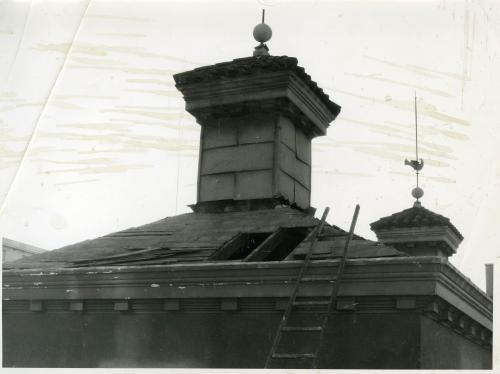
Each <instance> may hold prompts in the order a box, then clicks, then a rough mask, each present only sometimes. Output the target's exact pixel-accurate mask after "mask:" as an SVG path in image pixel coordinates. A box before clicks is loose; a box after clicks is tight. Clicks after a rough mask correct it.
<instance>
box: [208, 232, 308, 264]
mask: <svg viewBox="0 0 500 374" xmlns="http://www.w3.org/2000/svg"><path fill="white" fill-rule="evenodd" d="M309 231H310V230H309V229H308V228H288V229H285V228H280V229H278V230H276V231H274V232H273V233H240V234H238V235H236V236H235V237H234V238H232V239H231V240H230V241H229V242H227V243H226V244H224V245H223V246H222V247H221V248H220V249H219V251H217V253H216V254H215V255H214V256H213V257H212V259H211V260H222V261H233V260H239V261H246V262H249V261H253V262H255V261H282V260H284V259H285V258H286V257H287V256H288V255H289V254H290V253H291V252H292V251H293V250H294V249H295V248H296V247H297V246H298V245H299V243H300V242H302V241H303V240H304V239H305V237H306V236H307V234H308V233H309Z"/></svg>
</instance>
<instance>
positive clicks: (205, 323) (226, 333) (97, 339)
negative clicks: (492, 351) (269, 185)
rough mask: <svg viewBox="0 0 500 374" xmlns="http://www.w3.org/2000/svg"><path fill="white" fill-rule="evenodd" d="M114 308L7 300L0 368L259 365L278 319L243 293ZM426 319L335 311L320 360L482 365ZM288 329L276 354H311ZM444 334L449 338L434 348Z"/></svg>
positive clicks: (477, 350) (303, 316)
mask: <svg viewBox="0 0 500 374" xmlns="http://www.w3.org/2000/svg"><path fill="white" fill-rule="evenodd" d="M112 305H113V304H112V301H110V300H109V301H102V300H101V301H98V300H89V301H88V302H86V307H85V310H84V311H83V312H71V311H69V308H68V301H51V302H48V303H46V304H45V307H44V309H45V310H44V311H40V312H29V311H27V308H28V302H27V301H15V302H13V301H4V313H3V366H5V367H221V368H224V367H225V368H231V367H242V368H262V367H263V366H264V362H265V359H266V355H267V353H268V352H269V349H270V346H271V342H272V339H273V337H274V333H275V331H276V328H277V326H278V323H279V320H280V318H281V315H282V311H280V310H276V309H275V305H276V304H275V300H273V299H265V298H254V299H241V300H240V302H239V305H238V310H221V305H225V304H220V300H217V299H198V300H182V302H181V309H180V310H177V311H165V310H163V306H162V303H161V301H160V300H142V301H140V302H139V301H132V302H131V308H130V310H129V311H126V312H119V311H115V310H113V306H112ZM226 307H228V308H229V309H231V308H232V306H231V304H230V303H229V304H227V305H226ZM315 319H318V314H317V313H313V312H302V313H298V314H297V315H296V317H295V320H293V321H290V323H293V324H298V325H314V324H320V323H319V322H318V321H317V320H315ZM430 322H432V321H430ZM421 323H422V325H421ZM432 323H433V322H432ZM432 323H429V321H427V320H426V319H422V320H421V318H420V315H419V314H418V313H416V312H411V311H407V312H406V311H389V310H386V311H379V312H369V311H366V310H357V311H337V312H336V313H335V314H334V316H333V318H331V319H330V323H329V325H328V327H327V331H326V335H325V340H324V345H323V349H322V351H321V354H320V357H321V358H320V360H319V366H320V367H323V368H363V369H369V368H378V369H389V368H391V369H410V368H419V358H420V357H422V359H423V361H422V362H423V364H424V365H425V367H427V368H428V367H433V368H451V367H459V366H458V365H462V366H461V368H472V367H481V366H482V367H487V362H486V361H485V360H484V359H487V357H488V353H487V351H486V350H485V349H482V348H481V347H479V346H475V345H474V344H473V343H470V344H469V342H468V341H465V342H464V341H463V338H462V337H460V336H459V335H456V334H455V335H453V334H454V333H451V335H450V333H447V332H446V331H444V330H446V329H445V328H443V327H441V326H439V325H438V326H437V327H436V326H434V325H432ZM421 326H422V328H423V331H422V334H421V333H420V327H421ZM429 329H435V330H436V331H438V332H439V334H440V338H439V339H435V338H436V337H435V336H431V335H430V334H429ZM290 334H299V335H289V336H287V338H286V339H288V340H286V341H285V340H284V341H283V342H284V344H285V347H284V349H282V350H281V351H283V352H288V353H291V352H310V350H311V347H313V346H314V342H313V341H314V339H315V336H313V335H310V336H306V335H304V334H307V333H290ZM309 334H310V333H309ZM421 336H422V344H421V345H420V344H419V342H420V339H421ZM441 337H443V338H444V339H445V340H446V344H444V345H443V344H439V345H438V344H437V342H442V340H441ZM471 344H472V345H471ZM420 346H422V352H420V350H419V347H420ZM432 352H436V354H435V355H433V356H432ZM442 352H445V354H443V353H442ZM464 354H465V356H464ZM460 357H462V359H459V358H460ZM477 357H481V360H482V361H481V362H477ZM277 364H280V363H279V362H277ZM281 364H282V363H281ZM452 364H453V365H455V366H451V365H452ZM485 365H486V366H485ZM283 366H285V367H286V366H287V364H283Z"/></svg>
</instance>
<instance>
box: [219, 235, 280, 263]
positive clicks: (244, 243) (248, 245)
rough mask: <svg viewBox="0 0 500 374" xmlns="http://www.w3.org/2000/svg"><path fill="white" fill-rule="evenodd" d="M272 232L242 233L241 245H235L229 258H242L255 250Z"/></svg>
mask: <svg viewBox="0 0 500 374" xmlns="http://www.w3.org/2000/svg"><path fill="white" fill-rule="evenodd" d="M269 235H271V233H250V234H240V236H241V239H240V240H239V245H238V246H236V247H235V249H234V251H233V253H232V254H231V255H230V256H229V257H228V258H227V259H228V260H242V259H244V258H245V257H247V256H248V255H249V254H250V253H252V252H253V250H254V249H256V248H257V247H258V246H259V245H260V244H261V243H262V242H263V241H264V240H266V239H267V238H268V237H269Z"/></svg>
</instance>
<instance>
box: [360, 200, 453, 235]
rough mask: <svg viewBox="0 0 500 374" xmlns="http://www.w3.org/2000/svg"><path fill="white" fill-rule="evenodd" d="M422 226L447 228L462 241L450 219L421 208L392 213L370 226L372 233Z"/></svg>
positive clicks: (415, 207) (414, 207) (416, 207)
mask: <svg viewBox="0 0 500 374" xmlns="http://www.w3.org/2000/svg"><path fill="white" fill-rule="evenodd" d="M424 226H429V227H432V226H447V227H449V228H450V229H451V230H452V231H453V232H454V233H455V234H456V235H457V236H458V237H459V238H460V239H461V240H462V239H463V236H462V234H460V231H458V229H457V228H456V227H455V226H454V225H453V224H452V223H451V222H450V219H449V218H447V217H445V216H442V215H440V214H437V213H434V212H433V211H431V210H429V209H426V208H424V207H423V206H413V207H411V208H409V209H405V210H403V211H401V212H398V213H394V214H392V215H390V216H387V217H383V218H380V219H379V220H378V221H375V222H373V223H371V224H370V227H371V229H372V230H373V231H377V230H383V229H392V228H400V227H401V228H403V227H404V228H406V227H424Z"/></svg>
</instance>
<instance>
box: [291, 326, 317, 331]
mask: <svg viewBox="0 0 500 374" xmlns="http://www.w3.org/2000/svg"><path fill="white" fill-rule="evenodd" d="M282 330H283V331H321V330H323V328H322V327H321V326H283V328H282Z"/></svg>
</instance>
